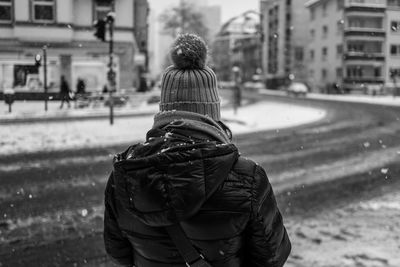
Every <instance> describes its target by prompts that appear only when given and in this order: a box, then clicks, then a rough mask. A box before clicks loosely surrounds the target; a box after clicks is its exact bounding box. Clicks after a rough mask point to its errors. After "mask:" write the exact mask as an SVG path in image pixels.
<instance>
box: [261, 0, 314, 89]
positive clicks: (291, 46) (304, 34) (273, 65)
mask: <svg viewBox="0 0 400 267" xmlns="http://www.w3.org/2000/svg"><path fill="white" fill-rule="evenodd" d="M304 4H305V1H299V0H261V1H260V12H261V27H262V31H263V36H264V42H263V49H262V54H263V57H262V66H263V72H264V78H265V80H266V81H267V86H268V87H269V88H277V87H279V86H281V85H283V84H285V83H287V82H288V81H289V80H295V81H305V80H307V71H306V66H305V63H306V61H305V58H306V57H305V50H306V47H307V44H308V41H309V40H308V22H309V18H308V11H307V9H306V7H305V5H304Z"/></svg>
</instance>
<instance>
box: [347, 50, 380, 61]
mask: <svg viewBox="0 0 400 267" xmlns="http://www.w3.org/2000/svg"><path fill="white" fill-rule="evenodd" d="M344 60H365V61H368V60H373V61H376V60H379V61H384V60H385V55H384V54H383V53H382V52H363V51H348V52H346V53H345V54H344Z"/></svg>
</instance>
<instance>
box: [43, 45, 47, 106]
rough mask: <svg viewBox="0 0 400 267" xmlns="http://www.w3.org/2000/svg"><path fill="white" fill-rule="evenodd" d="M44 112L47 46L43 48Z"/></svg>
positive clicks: (45, 102)
mask: <svg viewBox="0 0 400 267" xmlns="http://www.w3.org/2000/svg"><path fill="white" fill-rule="evenodd" d="M43 72H44V110H45V111H47V99H48V95H47V46H46V45H45V46H43Z"/></svg>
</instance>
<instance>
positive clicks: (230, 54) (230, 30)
mask: <svg viewBox="0 0 400 267" xmlns="http://www.w3.org/2000/svg"><path fill="white" fill-rule="evenodd" d="M259 40H260V14H259V13H258V12H255V11H252V10H249V11H246V12H244V13H242V14H240V15H238V16H235V17H233V18H231V19H230V20H228V21H227V22H226V23H224V24H223V25H222V27H221V29H220V31H219V33H218V34H217V36H216V37H215V40H214V42H213V44H212V50H211V53H212V58H211V59H212V64H213V67H214V68H215V71H216V72H217V76H218V78H219V79H220V80H222V81H229V80H231V79H232V67H233V66H238V67H240V68H241V69H242V70H244V69H246V73H247V72H253V75H254V74H257V73H256V69H257V68H259V66H260V63H259V61H260V57H254V53H255V55H259V53H258V52H257V51H256V50H260V48H259V46H260V45H259V43H260V42H259ZM249 47H250V48H251V49H256V50H254V51H249V49H248V48H249ZM248 52H250V53H251V55H250V54H249V53H248ZM246 55H250V58H247V57H246ZM245 57H246V59H245ZM254 58H255V59H256V61H252V59H254ZM249 59H250V61H249ZM251 76H252V75H250V73H249V74H248V75H247V74H246V77H251ZM246 77H245V78H246Z"/></svg>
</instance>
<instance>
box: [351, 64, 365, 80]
mask: <svg viewBox="0 0 400 267" xmlns="http://www.w3.org/2000/svg"><path fill="white" fill-rule="evenodd" d="M347 77H349V78H361V77H363V69H362V68H361V67H360V66H349V67H347Z"/></svg>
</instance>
